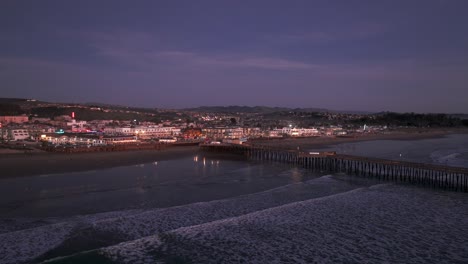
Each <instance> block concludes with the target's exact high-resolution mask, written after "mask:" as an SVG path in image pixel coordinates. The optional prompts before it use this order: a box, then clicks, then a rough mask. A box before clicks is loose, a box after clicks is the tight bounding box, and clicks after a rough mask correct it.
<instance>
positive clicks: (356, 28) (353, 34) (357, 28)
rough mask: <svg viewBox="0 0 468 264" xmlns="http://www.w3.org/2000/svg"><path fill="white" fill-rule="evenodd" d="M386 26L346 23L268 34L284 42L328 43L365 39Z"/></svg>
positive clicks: (271, 37) (386, 29) (384, 30)
mask: <svg viewBox="0 0 468 264" xmlns="http://www.w3.org/2000/svg"><path fill="white" fill-rule="evenodd" d="M388 30H389V29H388V26H386V25H383V24H379V23H361V24H355V25H347V26H344V27H341V28H334V29H330V28H328V29H321V28H318V29H312V30H309V31H301V32H297V33H293V34H285V35H279V36H270V37H268V38H269V39H276V40H277V41H280V42H284V43H291V42H307V43H329V42H334V41H346V40H356V39H365V38H368V37H372V36H376V35H380V34H383V33H385V32H387V31H388Z"/></svg>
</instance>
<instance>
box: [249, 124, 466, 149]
mask: <svg viewBox="0 0 468 264" xmlns="http://www.w3.org/2000/svg"><path fill="white" fill-rule="evenodd" d="M452 134H468V129H466V128H454V129H430V130H420V129H407V130H398V131H392V132H390V133H386V134H362V135H352V136H343V137H312V138H285V139H268V140H257V141H254V142H253V144H255V145H263V146H274V147H282V148H288V149H296V148H297V147H300V148H306V149H312V148H326V147H329V146H333V145H337V144H342V143H351V142H362V141H373V140H421V139H430V138H440V137H444V136H448V135H452Z"/></svg>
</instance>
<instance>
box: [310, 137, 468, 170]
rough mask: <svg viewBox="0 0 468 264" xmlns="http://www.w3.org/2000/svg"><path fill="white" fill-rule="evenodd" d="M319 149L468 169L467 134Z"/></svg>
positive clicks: (359, 143)
mask: <svg viewBox="0 0 468 264" xmlns="http://www.w3.org/2000/svg"><path fill="white" fill-rule="evenodd" d="M314 150H317V149H314ZM320 150H327V151H336V152H337V153H340V154H349V155H356V156H365V157H375V158H383V159H392V160H403V161H411V162H422V163H430V164H437V165H448V166H455V167H468V135H467V134H455V135H448V136H446V137H442V138H431V139H421V140H374V141H364V142H354V143H343V144H338V145H333V146H329V147H326V148H321V149H320ZM311 151H312V150H311Z"/></svg>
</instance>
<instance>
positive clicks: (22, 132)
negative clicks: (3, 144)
mask: <svg viewBox="0 0 468 264" xmlns="http://www.w3.org/2000/svg"><path fill="white" fill-rule="evenodd" d="M8 132H9V133H8V137H9V139H10V140H25V139H30V136H29V131H28V130H27V129H24V128H18V129H9V131H8Z"/></svg>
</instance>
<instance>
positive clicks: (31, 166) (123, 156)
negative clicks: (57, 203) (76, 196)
mask: <svg viewBox="0 0 468 264" xmlns="http://www.w3.org/2000/svg"><path fill="white" fill-rule="evenodd" d="M197 152H198V147H197V146H189V147H187V146H184V147H172V148H168V149H164V150H140V151H121V152H98V153H34V154H24V153H23V154H10V155H5V154H3V155H2V154H0V178H10V177H19V176H32V175H41V174H53V173H64V172H75V171H88V170H96V169H104V168H111V167H117V166H129V165H135V164H141V163H148V162H152V161H155V160H169V159H175V158H179V157H188V156H191V155H195V154H196V153H197Z"/></svg>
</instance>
